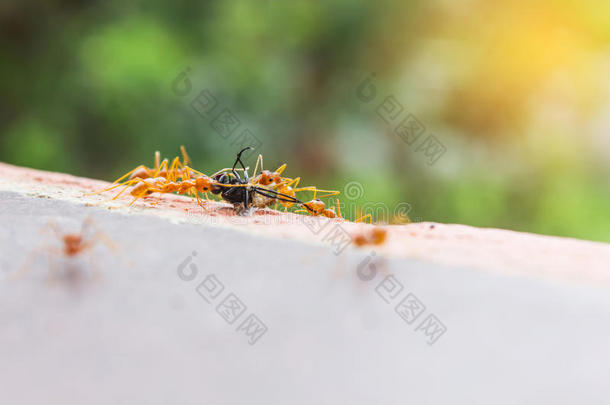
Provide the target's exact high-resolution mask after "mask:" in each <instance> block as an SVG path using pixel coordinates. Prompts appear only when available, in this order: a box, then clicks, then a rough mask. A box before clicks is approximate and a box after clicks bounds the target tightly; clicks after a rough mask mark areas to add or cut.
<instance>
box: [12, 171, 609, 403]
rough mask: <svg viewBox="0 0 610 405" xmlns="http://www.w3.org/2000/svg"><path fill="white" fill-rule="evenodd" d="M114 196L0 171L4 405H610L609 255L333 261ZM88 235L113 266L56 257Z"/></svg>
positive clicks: (579, 246)
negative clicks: (72, 240) (71, 240)
mask: <svg viewBox="0 0 610 405" xmlns="http://www.w3.org/2000/svg"><path fill="white" fill-rule="evenodd" d="M106 186H107V183H104V182H99V181H93V180H88V179H81V178H76V177H72V176H67V175H60V174H55V173H46V172H40V171H34V170H29V169H21V168H16V167H13V166H9V165H4V164H0V241H1V243H0V297H1V301H0V325H2V326H1V327H0V359H1V361H0V394H1V396H2V398H3V401H2V402H3V403H16V404H17V403H19V404H22V403H24V404H30V403H31V404H34V403H58V404H65V403H94V404H98V403H99V404H107V403H118V404H133V403H149V404H156V403H158V404H166V403H185V404H191V403H192V404H200V403H211V404H242V403H253V404H276V403H277V404H337V403H350V404H361V403H362V404H364V403H367V404H368V403H380V404H399V403H400V404H403V403H424V404H445V403H458V404H461V403H464V404H490V403H493V404H515V403H519V404H541V403H552V404H573V403H580V404H585V403H586V404H596V403H599V404H602V403H607V401H608V398H610V387H609V385H608V383H607V381H608V377H609V376H610V351H609V350H608V341H609V338H610V333H609V326H608V325H610V297H609V294H608V281H609V280H610V267H609V266H608V262H609V261H608V259H609V258H610V246H609V245H607V244H602V243H593V242H585V241H578V240H573V239H565V238H554V237H544V236H537V235H529V234H522V233H516V232H509V231H502V230H494V229H476V228H471V227H466V226H461V225H443V224H434V227H431V226H430V225H431V224H429V223H419V224H410V225H404V226H387V227H386V228H387V229H388V240H387V242H386V243H385V244H384V245H383V246H380V247H374V248H373V247H370V246H365V247H362V248H356V247H354V246H353V244H352V245H350V246H348V247H347V248H346V249H345V250H344V251H342V252H341V253H340V254H334V253H335V252H334V246H333V245H332V244H331V243H329V241H328V240H326V241H325V240H324V236H323V234H324V232H325V231H321V232H320V233H318V234H314V232H312V230H311V229H310V227H311V226H312V225H311V223H309V226H308V224H307V223H303V217H300V216H296V215H292V214H281V215H275V214H274V213H272V212H267V211H262V212H258V213H255V214H254V215H252V216H250V217H235V216H233V215H231V210H230V208H227V206H226V205H224V204H222V203H215V202H209V203H207V204H206V206H205V208H204V209H202V208H199V207H197V206H196V204H194V203H193V201H192V200H191V199H189V198H187V197H181V196H173V195H172V196H165V197H163V198H162V199H161V200H160V201H159V202H158V203H156V204H155V202H156V201H155V200H156V197H152V198H150V197H149V198H147V199H146V200H144V201H140V202H138V203H136V204H134V206H133V207H131V208H129V207H126V205H127V203H128V202H129V200H128V199H124V200H122V199H118V200H115V201H112V202H108V200H109V199H110V198H111V196H112V194H103V195H101V196H100V195H93V196H85V195H83V194H84V193H87V192H91V191H94V190H99V189H103V188H104V187H106ZM185 210H187V211H185ZM86 218H91V219H92V220H93V223H94V224H95V225H94V229H97V230H100V231H101V232H102V233H103V234H104V235H107V237H108V239H109V240H110V241H112V244H113V245H114V246H115V248H114V249H112V248H110V247H108V246H106V244H104V243H102V242H103V241H104V238H101V239H99V240H98V243H97V244H96V245H95V246H94V248H92V249H91V250H90V251H87V252H85V253H83V254H82V255H79V256H77V257H76V258H66V257H64V256H63V255H61V254H55V251H56V250H58V249H60V248H61V246H62V245H61V241H60V239H59V237H58V236H57V235H55V233H54V232H53V231H52V229H51V227H50V226H49V225H48V224H50V223H55V224H56V225H57V228H59V229H60V231H61V232H62V233H68V232H78V231H79V229H80V227H81V225H82V223H83V221H84V220H85V219H86ZM336 225H340V226H341V227H342V228H344V229H345V230H346V232H347V233H349V234H351V235H355V234H358V233H361V232H367V231H368V229H370V226H368V225H362V224H352V223H346V222H342V221H341V220H337V221H330V222H329V223H328V224H327V226H329V228H325V229H331V228H330V227H333V226H336ZM88 232H89V234H91V235H92V234H93V233H94V232H93V231H91V230H90V231H88ZM193 252H195V254H193ZM221 286H222V288H221ZM204 297H205V298H204ZM252 316H255V317H256V318H253V317H252ZM225 318H226V319H225ZM262 325H264V326H262Z"/></svg>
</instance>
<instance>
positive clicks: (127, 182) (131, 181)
mask: <svg viewBox="0 0 610 405" xmlns="http://www.w3.org/2000/svg"><path fill="white" fill-rule="evenodd" d="M140 181H143V180H142V179H133V180H129V181H126V182H125V183H123V184H124V185H125V187H123V189H122V190H121V191H120V192H119V193H118V194H117V195H115V196H114V197H113V198H112V200H116V199H117V198H119V196H120V195H121V194H123V193H124V192H125V190H127V189H128V188H129V187H130V186H132V185H133V184H135V183H138V182H140ZM112 200H111V201H112Z"/></svg>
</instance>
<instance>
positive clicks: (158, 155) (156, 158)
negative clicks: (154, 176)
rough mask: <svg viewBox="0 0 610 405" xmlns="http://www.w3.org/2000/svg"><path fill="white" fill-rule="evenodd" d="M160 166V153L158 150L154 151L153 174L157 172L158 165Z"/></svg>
mask: <svg viewBox="0 0 610 405" xmlns="http://www.w3.org/2000/svg"><path fill="white" fill-rule="evenodd" d="M160 164H161V152H159V151H158V150H157V151H155V172H156V171H157V170H159V165H160Z"/></svg>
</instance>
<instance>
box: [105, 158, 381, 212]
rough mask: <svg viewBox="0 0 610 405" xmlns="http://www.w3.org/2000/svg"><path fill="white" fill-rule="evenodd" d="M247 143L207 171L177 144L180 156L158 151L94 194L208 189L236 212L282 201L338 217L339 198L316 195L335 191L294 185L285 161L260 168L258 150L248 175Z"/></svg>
mask: <svg viewBox="0 0 610 405" xmlns="http://www.w3.org/2000/svg"><path fill="white" fill-rule="evenodd" d="M249 149H252V148H251V147H247V148H244V149H242V150H241V151H240V152H239V153H238V154H237V158H236V160H235V163H234V164H233V167H231V168H224V169H221V170H219V171H217V172H216V173H214V174H212V175H209V176H208V175H206V174H204V173H202V172H200V171H198V170H195V169H193V168H192V167H190V164H191V160H190V158H189V156H188V154H187V152H186V149H185V148H184V146H180V151H181V153H182V161H180V158H179V157H176V158H174V159H173V160H172V161H171V162H170V161H169V160H168V159H163V160H162V161H161V155H160V153H159V152H158V151H157V152H155V162H154V167H147V166H145V165H140V166H138V167H136V168H135V169H133V170H131V171H129V172H127V173H125V174H124V175H123V176H121V177H120V178H118V179H117V180H115V181H114V183H113V184H112V185H111V186H110V187H108V188H106V189H104V190H101V191H99V192H97V193H96V194H98V193H103V192H107V191H110V190H113V189H117V188H121V187H122V189H121V190H120V191H119V192H118V193H117V194H116V195H115V196H114V198H113V199H117V198H118V197H120V196H121V195H122V194H123V193H124V192H125V191H126V190H127V189H129V188H131V190H130V191H129V193H130V194H131V196H132V197H133V200H132V201H131V203H130V204H129V205H130V206H131V205H132V204H133V203H135V202H136V201H137V200H139V199H140V198H143V197H147V196H149V195H151V194H153V193H159V194H161V195H162V194H165V193H177V194H182V195H189V196H192V197H195V198H196V199H197V203H198V204H199V205H201V206H203V202H202V199H201V198H200V194H201V195H202V198H203V199H204V200H209V199H210V193H211V194H213V195H218V196H219V197H220V198H221V199H222V200H224V201H226V202H229V203H231V204H232V205H233V207H234V208H235V212H236V213H237V214H245V213H248V212H249V210H250V209H251V208H269V207H271V206H272V205H273V206H274V209H277V208H278V204H279V205H281V206H282V207H284V210H285V211H288V210H289V209H290V208H292V207H297V208H299V209H297V210H295V211H294V212H295V213H307V214H310V215H313V216H324V217H327V218H342V217H341V210H340V204H339V200H338V199H336V209H335V207H330V208H327V207H326V204H325V203H324V201H322V200H321V198H328V197H334V196H337V195H338V194H339V191H333V190H321V189H318V188H317V187H316V186H306V187H299V183H300V181H301V178H300V177H296V178H290V177H284V176H283V172H284V170H285V169H286V164H283V165H281V166H280V167H278V168H277V170H275V171H269V170H264V169H263V157H262V155H258V159H257V161H256V166H255V168H254V172H253V175H252V176H249V175H248V169H249V168H248V167H246V166H245V165H244V164H243V162H242V160H241V155H242V154H243V153H244V152H245V151H247V150H249ZM238 165H240V166H241V167H238ZM259 168H260V173H259ZM303 192H310V193H313V198H312V199H311V200H309V201H301V200H300V199H299V198H298V197H297V196H298V195H299V194H300V193H303ZM160 198H161V197H159V199H160ZM367 220H368V221H369V222H371V215H370V214H367V215H365V216H363V217H361V218H359V219H357V220H356V221H355V222H364V221H367Z"/></svg>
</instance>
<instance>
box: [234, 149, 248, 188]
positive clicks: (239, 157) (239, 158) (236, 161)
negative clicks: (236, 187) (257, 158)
mask: <svg viewBox="0 0 610 405" xmlns="http://www.w3.org/2000/svg"><path fill="white" fill-rule="evenodd" d="M250 149H252V146H248V147H245V148H243V149H242V150H240V151H239V153H238V154H237V158H236V159H235V163H233V168H232V169H231V171H232V172H233V175H234V176H235V177H237V178H238V179H240V180H241V178H240V177H239V175H238V174H237V173H236V172H235V166H237V163H239V164H240V165H241V167H242V168H243V169H244V173H246V171H247V169H246V165H244V162H242V161H241V154H242V153H244V152H245V151H247V150H250ZM246 178H247V174H246Z"/></svg>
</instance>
